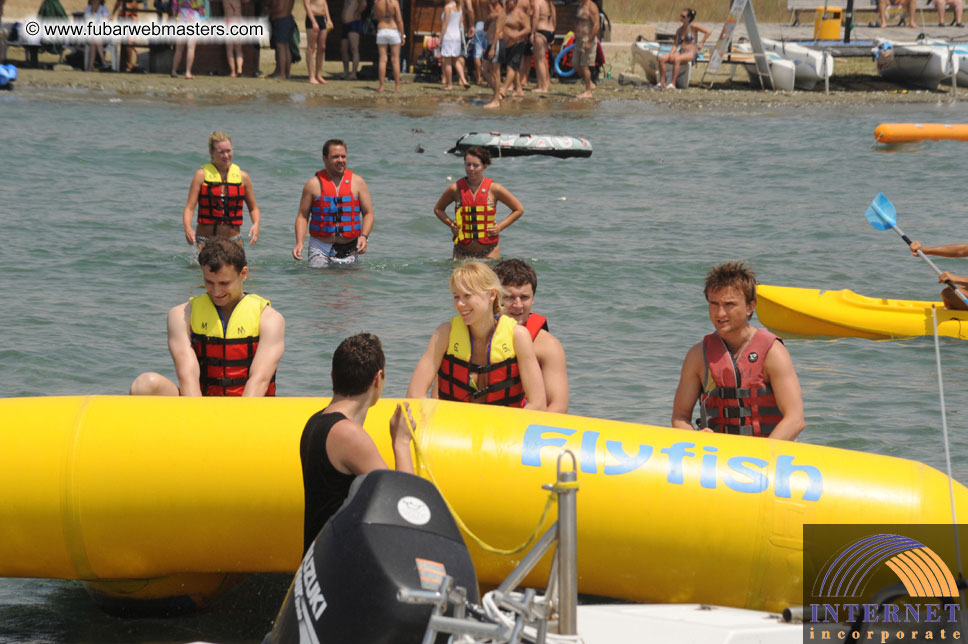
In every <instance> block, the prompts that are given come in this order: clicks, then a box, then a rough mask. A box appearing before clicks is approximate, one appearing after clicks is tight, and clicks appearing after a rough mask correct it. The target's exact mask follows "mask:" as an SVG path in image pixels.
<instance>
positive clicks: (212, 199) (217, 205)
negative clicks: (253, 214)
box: [198, 163, 245, 228]
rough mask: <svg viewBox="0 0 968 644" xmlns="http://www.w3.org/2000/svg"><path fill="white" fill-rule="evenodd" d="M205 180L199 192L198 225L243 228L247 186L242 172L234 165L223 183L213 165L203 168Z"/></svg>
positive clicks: (208, 164) (230, 167) (209, 164)
mask: <svg viewBox="0 0 968 644" xmlns="http://www.w3.org/2000/svg"><path fill="white" fill-rule="evenodd" d="M202 170H204V171H205V179H204V181H203V182H202V186H201V188H200V189H199V191H198V223H200V224H210V225H213V226H218V225H219V224H221V225H223V226H236V227H239V228H240V227H241V226H242V204H243V203H244V202H245V185H244V184H243V183H242V170H240V169H239V166H237V165H235V164H234V163H233V164H232V165H231V166H229V171H228V172H227V173H226V175H225V181H222V175H221V173H220V172H219V171H218V168H216V167H215V166H214V165H212V164H211V163H206V164H205V165H203V166H202Z"/></svg>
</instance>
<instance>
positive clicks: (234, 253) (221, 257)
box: [198, 239, 246, 273]
mask: <svg viewBox="0 0 968 644" xmlns="http://www.w3.org/2000/svg"><path fill="white" fill-rule="evenodd" d="M198 265H199V266H201V267H202V268H207V269H208V270H210V271H212V272H213V273H216V272H218V271H220V270H222V267H223V266H232V267H233V268H235V270H236V271H237V272H239V273H241V272H242V269H243V268H245V265H246V262H245V251H244V250H242V247H241V246H239V245H238V244H236V243H235V242H232V241H229V240H227V239H212V240H210V241H207V242H205V245H204V246H202V250H201V252H199V253H198Z"/></svg>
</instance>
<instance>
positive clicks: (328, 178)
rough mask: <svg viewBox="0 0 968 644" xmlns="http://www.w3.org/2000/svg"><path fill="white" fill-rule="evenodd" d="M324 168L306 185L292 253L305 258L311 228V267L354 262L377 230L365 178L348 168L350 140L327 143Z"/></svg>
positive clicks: (295, 256) (298, 215)
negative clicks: (374, 229) (375, 229)
mask: <svg viewBox="0 0 968 644" xmlns="http://www.w3.org/2000/svg"><path fill="white" fill-rule="evenodd" d="M323 165H324V166H325V167H324V168H323V169H322V170H320V171H319V172H317V173H316V175H315V176H314V177H313V178H312V179H310V180H309V181H307V182H306V185H304V186H303V191H302V198H301V199H300V200H299V212H298V213H297V214H296V225H295V228H296V245H295V246H294V247H293V249H292V256H293V257H294V258H295V259H297V260H301V259H302V254H303V242H304V241H305V240H306V231H307V230H308V231H309V235H310V237H309V266H310V267H312V268H321V267H323V266H328V265H330V264H352V263H353V262H355V261H356V260H357V258H358V257H359V255H360V254H361V253H365V252H366V247H367V241H368V240H369V237H370V231H372V230H373V204H372V202H371V201H370V189H369V188H367V186H366V181H364V180H363V177H361V176H360V175H358V174H356V173H354V172H353V171H352V170H349V169H347V167H346V143H345V142H343V141H341V140H339V139H330V140H328V141H326V143H324V144H323Z"/></svg>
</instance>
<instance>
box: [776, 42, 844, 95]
mask: <svg viewBox="0 0 968 644" xmlns="http://www.w3.org/2000/svg"><path fill="white" fill-rule="evenodd" d="M760 40H761V41H762V43H763V47H764V48H765V49H766V50H768V51H772V52H774V53H776V54H778V55H779V56H781V57H783V58H784V59H786V60H789V61H790V62H792V63H793V65H794V85H795V87H796V88H797V89H802V90H812V89H813V88H814V87H816V86H817V83H819V82H820V81H822V80H825V79H828V78H830V77H831V76H833V73H834V59H833V56H830V55H827V54H825V53H824V52H822V51H817V50H816V49H810V48H809V47H804V46H803V45H797V44H794V43H788V42H783V41H779V40H771V39H769V38H761V39H760Z"/></svg>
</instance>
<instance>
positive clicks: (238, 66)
mask: <svg viewBox="0 0 968 644" xmlns="http://www.w3.org/2000/svg"><path fill="white" fill-rule="evenodd" d="M222 10H223V11H224V12H225V22H226V23H227V24H238V23H239V22H241V20H242V0H223V2H222ZM225 57H226V58H227V59H228V61H229V77H231V78H237V77H239V76H241V75H242V64H243V62H244V61H243V58H242V43H241V42H240V41H239V39H238V38H229V39H227V40H226V41H225Z"/></svg>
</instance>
